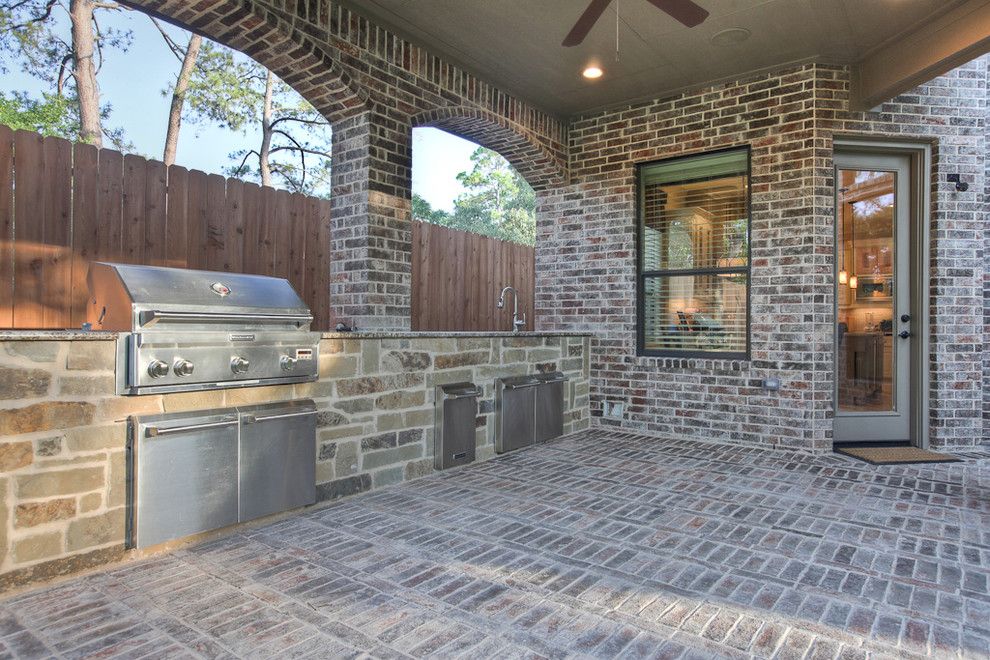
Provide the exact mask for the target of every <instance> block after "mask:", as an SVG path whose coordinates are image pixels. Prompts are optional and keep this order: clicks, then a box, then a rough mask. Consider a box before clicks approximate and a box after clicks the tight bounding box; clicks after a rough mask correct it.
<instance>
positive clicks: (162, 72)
mask: <svg viewBox="0 0 990 660" xmlns="http://www.w3.org/2000/svg"><path fill="white" fill-rule="evenodd" d="M62 16H63V18H62V19H60V20H61V28H62V29H63V31H64V32H65V34H66V38H67V39H68V22H67V20H64V14H63V15H62ZM102 22H103V24H104V25H106V26H112V27H115V28H119V29H127V30H131V31H132V32H133V33H134V40H133V43H132V44H131V47H130V49H129V50H128V51H127V52H126V53H121V52H117V51H113V52H110V53H109V54H108V56H107V59H106V63H105V65H104V67H103V70H102V71H101V72H100V74H99V83H100V88H101V92H102V95H103V101H104V102H107V103H109V104H110V105H111V107H112V114H111V120H110V125H111V126H120V127H122V128H123V129H124V132H125V137H126V139H127V140H129V141H130V142H131V143H132V144H133V145H134V151H135V152H136V153H139V154H141V155H143V156H147V157H149V158H155V159H161V155H162V148H163V146H164V143H165V127H166V121H167V119H168V106H169V100H168V99H166V98H165V97H163V96H162V93H161V92H162V90H163V89H165V88H166V86H167V85H168V84H169V83H170V82H171V81H172V80H174V79H175V75H176V73H177V72H178V67H179V62H178V60H177V59H176V58H175V56H174V55H173V54H172V53H171V51H170V50H169V49H168V47H167V46H166V45H165V41H164V40H163V39H162V37H161V35H159V34H158V30H157V29H156V28H155V27H154V25H153V24H152V23H151V21H150V20H149V19H148V18H147V17H146V16H144V15H142V14H141V13H139V12H136V11H125V12H121V13H119V14H116V13H114V15H112V16H111V15H106V14H104V15H103V18H102ZM166 29H167V30H168V31H169V33H170V34H171V35H172V36H173V38H175V40H176V41H178V42H179V43H182V44H184V43H185V42H186V41H187V40H188V33H186V32H184V31H182V30H180V29H178V28H175V27H172V26H169V25H166ZM241 57H245V56H243V55H242V56H241ZM0 90H2V91H4V92H10V91H14V90H17V91H27V92H29V93H31V94H32V95H37V94H40V92H42V91H48V90H46V89H44V87H43V85H42V84H39V83H38V82H37V81H35V80H34V79H33V78H31V77H29V76H26V75H24V74H22V73H21V72H20V71H18V70H16V69H15V68H11V70H10V71H8V72H6V73H0ZM259 139H260V138H259V135H258V131H257V130H254V129H249V130H247V131H246V132H245V133H240V132H232V131H229V130H225V129H222V128H219V127H216V126H212V125H206V124H192V123H188V122H186V123H184V124H183V127H182V132H181V133H180V135H179V148H178V154H177V158H176V161H177V163H178V164H179V165H183V166H185V167H188V168H190V169H197V170H203V171H205V172H216V173H221V170H222V169H223V168H224V167H225V166H228V165H230V161H229V160H228V158H227V155H228V154H229V153H231V152H233V151H237V150H238V149H243V148H245V147H249V146H250V147H253V146H255V145H256V144H257V143H258V141H259ZM476 148H477V145H475V144H473V143H471V142H468V141H466V140H462V139H460V138H458V137H456V136H454V135H450V134H448V133H444V132H443V131H439V130H436V129H432V128H418V129H416V130H415V131H414V132H413V191H414V192H416V193H418V194H419V195H422V196H423V197H424V198H425V199H426V200H427V201H429V202H430V204H431V205H432V206H433V207H434V208H442V209H446V210H448V211H449V210H452V209H453V200H454V198H455V197H457V195H458V194H459V193H460V192H461V190H462V188H461V186H460V184H459V183H458V182H457V180H456V178H455V177H456V176H457V174H458V173H459V172H462V171H464V170H468V169H470V168H471V162H470V156H471V153H472V152H473V151H474V150H475V149H476Z"/></svg>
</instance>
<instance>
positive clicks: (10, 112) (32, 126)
mask: <svg viewBox="0 0 990 660" xmlns="http://www.w3.org/2000/svg"><path fill="white" fill-rule="evenodd" d="M0 124H4V125H5V126H9V127H10V128H12V129H14V130H26V131H35V132H37V133H41V134H42V135H44V136H46V137H60V138H65V139H67V140H72V139H75V137H76V136H77V135H78V133H79V125H78V124H77V123H76V121H75V116H74V114H73V112H72V103H71V101H69V100H68V99H66V98H65V97H64V96H58V95H56V94H45V95H44V96H43V97H42V98H41V100H38V99H32V98H30V97H29V96H28V95H27V94H26V93H24V92H13V93H11V94H9V95H7V94H4V93H2V92H0Z"/></svg>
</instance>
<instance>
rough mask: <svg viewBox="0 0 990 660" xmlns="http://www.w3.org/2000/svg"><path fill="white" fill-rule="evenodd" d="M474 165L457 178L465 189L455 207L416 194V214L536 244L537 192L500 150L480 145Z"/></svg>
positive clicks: (414, 201) (466, 229)
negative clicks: (435, 203) (450, 209)
mask: <svg viewBox="0 0 990 660" xmlns="http://www.w3.org/2000/svg"><path fill="white" fill-rule="evenodd" d="M471 162H472V164H473V165H472V168H471V170H470V171H469V172H461V173H460V174H458V175H457V180H458V181H459V182H460V183H461V185H462V186H464V189H465V190H464V192H463V193H461V194H460V195H458V197H457V199H455V200H454V211H453V213H448V212H447V211H444V210H442V209H434V208H432V207H431V206H430V204H429V202H427V201H426V200H425V199H423V198H422V197H420V196H419V195H413V218H414V219H416V220H420V221H422V222H430V223H433V224H437V225H442V226H444V227H452V228H454V229H461V230H464V231H470V232H474V233H477V234H484V235H485V236H492V237H494V238H498V239H501V240H503V241H511V242H513V243H522V244H523V245H535V244H536V193H534V192H533V189H532V187H530V185H529V184H528V183H526V180H525V179H523V178H522V176H520V174H519V173H518V172H516V170H515V169H513V167H512V166H511V165H510V164H509V162H508V161H506V160H505V159H504V158H503V157H502V156H500V155H499V154H498V153H496V152H494V151H492V150H491V149H486V148H484V147H478V148H477V149H476V150H475V151H474V153H473V154H471Z"/></svg>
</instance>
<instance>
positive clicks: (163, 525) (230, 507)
mask: <svg viewBox="0 0 990 660" xmlns="http://www.w3.org/2000/svg"><path fill="white" fill-rule="evenodd" d="M237 427H238V419H237V415H236V414H234V412H233V410H232V409H227V410H212V411H203V412H198V413H181V414H166V415H154V416H150V417H141V418H138V419H137V420H135V421H133V422H132V428H131V434H130V438H129V441H128V447H127V448H128V453H129V455H130V459H131V460H130V461H129V463H130V465H131V466H132V468H131V475H130V478H131V488H130V497H131V506H130V509H131V511H132V515H131V516H129V523H130V524H129V529H128V545H130V546H131V547H138V548H143V547H147V546H151V545H156V544H158V543H163V542H165V541H169V540H171V539H176V538H180V537H183V536H189V535H191V534H197V533H199V532H205V531H207V530H211V529H216V528H218V527H224V526H226V525H231V524H233V523H235V522H237V452H238V449H237V435H238V433H237Z"/></svg>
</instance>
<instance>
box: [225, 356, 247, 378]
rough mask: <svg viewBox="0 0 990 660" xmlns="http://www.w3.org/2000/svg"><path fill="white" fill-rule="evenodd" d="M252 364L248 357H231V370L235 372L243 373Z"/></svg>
mask: <svg viewBox="0 0 990 660" xmlns="http://www.w3.org/2000/svg"><path fill="white" fill-rule="evenodd" d="M250 366H251V363H250V362H248V361H247V359H246V358H242V357H240V356H235V357H232V358H230V370H231V371H233V372H234V373H235V374H242V373H244V372H246V371H247V370H248V367H250Z"/></svg>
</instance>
